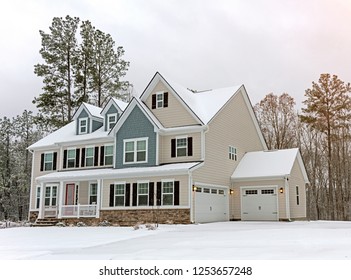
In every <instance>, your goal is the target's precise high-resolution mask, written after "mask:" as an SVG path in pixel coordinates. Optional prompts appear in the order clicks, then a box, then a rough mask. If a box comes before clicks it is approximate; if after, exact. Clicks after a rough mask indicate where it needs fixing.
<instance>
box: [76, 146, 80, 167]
mask: <svg viewBox="0 0 351 280" xmlns="http://www.w3.org/2000/svg"><path fill="white" fill-rule="evenodd" d="M79 160H80V149H76V167H79Z"/></svg>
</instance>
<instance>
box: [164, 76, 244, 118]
mask: <svg viewBox="0 0 351 280" xmlns="http://www.w3.org/2000/svg"><path fill="white" fill-rule="evenodd" d="M166 81H167V82H168V83H169V85H170V86H171V87H172V88H173V89H174V90H175V91H176V93H177V94H178V95H179V97H180V98H181V99H183V100H184V101H185V103H186V104H187V105H188V106H189V107H190V109H191V110H192V111H193V112H194V113H195V114H196V115H197V116H198V117H199V119H200V120H201V121H202V122H203V123H204V124H207V123H209V122H210V121H211V119H212V118H213V117H214V116H215V115H216V114H217V113H218V112H219V110H220V109H221V108H222V107H223V106H224V105H225V104H226V103H227V102H228V101H229V99H230V98H231V97H232V96H234V95H235V93H236V92H237V91H238V90H239V89H240V87H241V85H240V86H232V87H226V88H219V89H210V90H205V91H199V92H193V91H191V90H189V89H187V88H185V87H183V86H181V85H179V84H178V83H176V82H174V81H172V80H169V79H167V80H166Z"/></svg>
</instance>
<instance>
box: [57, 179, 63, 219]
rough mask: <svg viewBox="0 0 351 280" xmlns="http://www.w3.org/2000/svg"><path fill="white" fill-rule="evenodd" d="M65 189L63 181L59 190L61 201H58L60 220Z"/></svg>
mask: <svg viewBox="0 0 351 280" xmlns="http://www.w3.org/2000/svg"><path fill="white" fill-rule="evenodd" d="M63 188H64V184H63V182H62V181H61V182H60V190H59V199H58V215H57V217H58V218H59V219H61V218H62V205H63Z"/></svg>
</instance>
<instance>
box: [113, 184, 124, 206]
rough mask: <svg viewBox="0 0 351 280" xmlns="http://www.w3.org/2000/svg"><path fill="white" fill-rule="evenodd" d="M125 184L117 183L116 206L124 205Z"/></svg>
mask: <svg viewBox="0 0 351 280" xmlns="http://www.w3.org/2000/svg"><path fill="white" fill-rule="evenodd" d="M124 198H125V184H116V185H115V206H124Z"/></svg>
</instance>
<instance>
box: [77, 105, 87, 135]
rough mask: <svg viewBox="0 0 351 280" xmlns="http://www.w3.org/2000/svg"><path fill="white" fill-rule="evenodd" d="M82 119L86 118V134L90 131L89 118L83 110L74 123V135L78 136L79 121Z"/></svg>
mask: <svg viewBox="0 0 351 280" xmlns="http://www.w3.org/2000/svg"><path fill="white" fill-rule="evenodd" d="M83 118H88V132H89V131H90V118H89V114H88V113H87V112H86V111H85V109H83V110H82V112H81V113H80V114H79V116H78V119H77V123H76V134H77V135H78V134H79V119H83Z"/></svg>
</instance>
